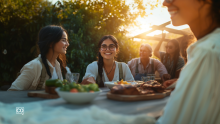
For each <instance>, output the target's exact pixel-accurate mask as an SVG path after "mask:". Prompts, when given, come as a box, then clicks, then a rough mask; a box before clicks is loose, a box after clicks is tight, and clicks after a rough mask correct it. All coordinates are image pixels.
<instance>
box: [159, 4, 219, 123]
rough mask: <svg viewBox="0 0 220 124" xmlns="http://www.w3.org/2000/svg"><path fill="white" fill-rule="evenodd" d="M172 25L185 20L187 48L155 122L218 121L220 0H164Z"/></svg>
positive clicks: (178, 24)
mask: <svg viewBox="0 0 220 124" xmlns="http://www.w3.org/2000/svg"><path fill="white" fill-rule="evenodd" d="M163 5H164V6H166V7H167V8H168V11H169V12H170V14H171V20H172V23H173V25H174V26H180V25H183V24H188V25H189V27H190V28H191V30H192V32H193V33H194V35H195V36H196V38H197V40H198V41H197V42H196V43H194V44H193V45H191V46H190V47H189V48H188V50H187V54H188V62H187V63H186V65H185V66H184V68H183V69H182V71H181V73H180V77H179V79H178V81H177V83H176V87H175V90H174V91H173V92H172V93H171V96H170V98H169V100H168V102H167V104H166V106H165V108H164V113H163V115H162V116H161V117H160V118H159V120H158V121H157V124H220V97H219V94H220V74H219V72H220V1H219V0H165V1H164V2H163Z"/></svg>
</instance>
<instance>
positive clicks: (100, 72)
mask: <svg viewBox="0 0 220 124" xmlns="http://www.w3.org/2000/svg"><path fill="white" fill-rule="evenodd" d="M107 39H110V40H111V41H112V42H113V43H114V44H115V46H116V49H118V50H119V45H118V41H117V39H116V38H115V37H114V36H112V35H105V36H103V37H102V38H101V40H100V41H99V44H98V47H99V49H101V45H102V43H103V41H105V40H107ZM103 64H104V63H103V57H102V55H101V53H100V52H98V75H99V76H100V77H101V82H100V83H99V84H98V85H99V87H104V83H103V81H102V73H103Z"/></svg>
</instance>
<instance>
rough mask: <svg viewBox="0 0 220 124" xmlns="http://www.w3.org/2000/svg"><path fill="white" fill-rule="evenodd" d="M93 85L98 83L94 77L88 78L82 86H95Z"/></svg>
mask: <svg viewBox="0 0 220 124" xmlns="http://www.w3.org/2000/svg"><path fill="white" fill-rule="evenodd" d="M93 83H96V81H95V79H94V77H88V78H86V79H84V80H83V81H82V82H81V84H93Z"/></svg>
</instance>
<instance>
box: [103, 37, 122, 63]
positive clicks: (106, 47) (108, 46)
mask: <svg viewBox="0 0 220 124" xmlns="http://www.w3.org/2000/svg"><path fill="white" fill-rule="evenodd" d="M117 51H118V49H117V48H116V46H115V44H114V42H113V41H112V40H110V39H106V40H104V41H103V42H102V44H101V48H100V49H99V52H100V53H101V56H102V57H103V59H114V56H115V55H116V53H117Z"/></svg>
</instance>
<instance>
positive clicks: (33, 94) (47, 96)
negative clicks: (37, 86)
mask: <svg viewBox="0 0 220 124" xmlns="http://www.w3.org/2000/svg"><path fill="white" fill-rule="evenodd" d="M28 96H29V97H40V98H44V99H56V98H59V96H58V95H56V94H49V93H46V92H45V90H42V91H30V92H28Z"/></svg>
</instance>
